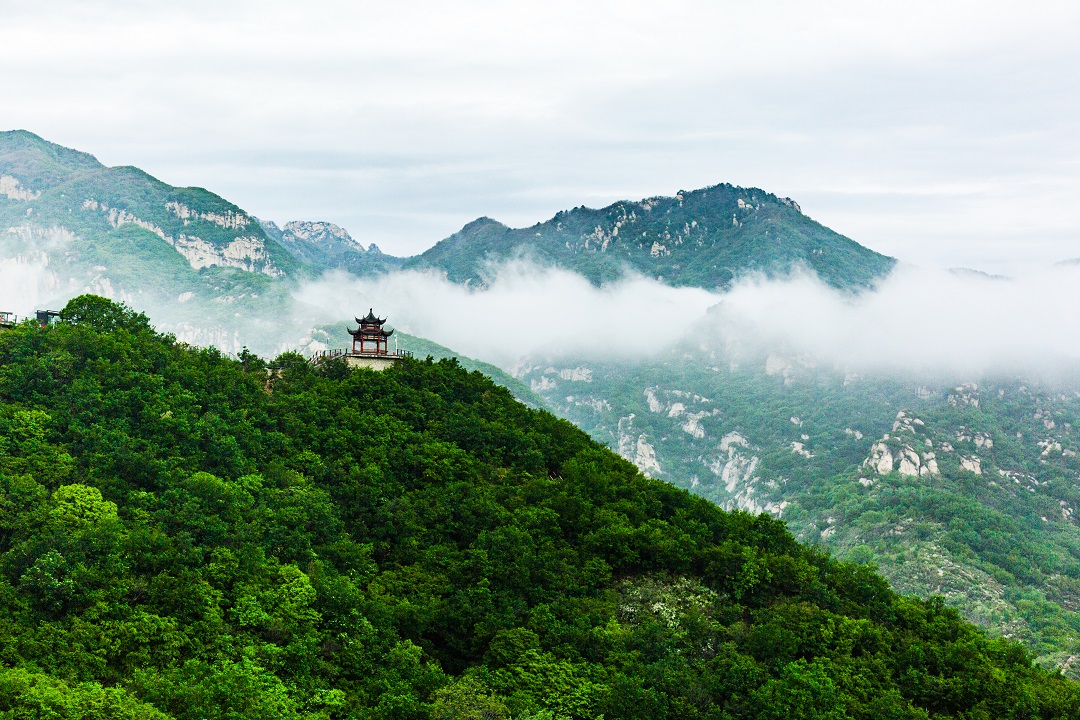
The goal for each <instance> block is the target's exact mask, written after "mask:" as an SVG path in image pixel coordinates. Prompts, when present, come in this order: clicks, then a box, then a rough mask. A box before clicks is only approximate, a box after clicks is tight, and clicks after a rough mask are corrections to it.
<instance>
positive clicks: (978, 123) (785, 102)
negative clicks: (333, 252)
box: [0, 0, 1080, 271]
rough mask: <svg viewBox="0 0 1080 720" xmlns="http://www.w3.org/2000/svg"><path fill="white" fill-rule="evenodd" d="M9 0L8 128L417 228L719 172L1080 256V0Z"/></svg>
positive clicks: (908, 225)
mask: <svg viewBox="0 0 1080 720" xmlns="http://www.w3.org/2000/svg"><path fill="white" fill-rule="evenodd" d="M178 5H180V3H147V2H93V1H87V0H81V1H80V2H66V3H63V2H40V3H25V2H19V3H14V2H8V0H0V12H2V17H3V23H2V24H0V128H3V129H11V128H26V129H29V130H32V131H34V132H37V133H38V134H40V135H42V136H44V137H45V138H47V139H49V140H52V141H54V142H58V143H61V144H63V145H67V146H71V147H77V148H79V149H81V150H85V151H87V152H91V153H94V154H95V155H97V156H98V158H99V159H101V160H102V161H103V162H105V163H107V164H110V165H117V164H131V165H137V166H139V167H142V168H143V169H145V170H147V171H149V172H151V173H152V174H154V175H156V176H157V177H160V178H161V179H162V180H165V181H166V182H169V183H172V184H176V185H189V184H190V185H201V186H204V187H207V188H209V189H211V190H213V191H215V192H218V193H220V194H221V195H223V196H225V197H226V198H228V199H230V200H232V201H234V202H236V203H238V204H239V205H241V206H242V207H244V208H245V209H247V210H249V211H250V212H253V213H255V214H257V215H260V216H262V217H266V218H269V219H273V220H277V221H279V222H283V221H286V220H291V219H311V220H330V221H333V222H337V223H339V224H341V225H343V226H345V227H346V228H348V229H349V230H350V231H351V232H352V233H353V235H354V236H355V237H357V239H359V240H361V241H362V242H377V243H378V244H379V245H380V246H381V247H382V248H383V249H384V250H386V251H389V252H395V253H398V254H407V253H413V252H418V251H420V250H423V249H425V248H426V247H428V246H430V245H431V244H433V243H434V242H435V241H437V240H439V239H441V238H442V237H445V236H446V235H449V234H450V233H452V232H454V231H456V230H457V229H459V228H460V227H461V225H463V224H464V223H465V222H468V221H469V220H471V219H473V218H475V217H477V216H479V215H489V216H492V217H495V218H497V219H500V220H502V221H504V222H507V223H509V224H513V225H528V224H532V223H533V222H536V221H539V220H544V219H547V218H548V217H550V216H551V215H552V214H554V213H555V212H556V211H558V210H560V209H563V208H566V207H572V206H575V205H579V204H587V205H592V206H599V205H603V204H606V203H609V202H612V201H614V200H617V199H621V198H632V199H636V198H640V197H646V196H650V195H657V194H673V193H674V192H676V191H677V190H679V189H684V188H685V189H691V188H696V187H701V186H704V185H708V184H713V183H718V182H731V183H734V184H737V185H752V186H757V187H761V188H764V189H766V190H769V191H771V192H775V193H777V194H779V195H787V196H791V197H793V198H795V199H796V200H798V201H799V202H800V203H801V204H802V206H803V209H804V211H806V212H807V214H809V215H811V216H812V217H814V218H815V219H817V220H819V221H821V222H822V223H824V224H826V225H829V226H830V227H832V228H834V229H836V230H838V231H840V232H843V233H845V234H847V235H849V236H851V237H853V238H855V239H856V240H858V241H860V242H862V243H864V244H866V245H868V246H870V247H873V248H875V249H877V250H880V251H882V252H886V253H889V254H892V255H897V256H899V257H902V258H904V259H906V260H909V261H912V262H916V263H923V264H927V265H942V266H953V265H964V266H969V267H978V268H982V269H986V270H991V271H1011V270H1014V269H1017V268H1020V267H1023V266H1026V265H1031V264H1038V263H1045V262H1052V261H1054V260H1058V259H1061V258H1066V257H1076V256H1080V202H1077V199H1078V196H1080V136H1078V132H1077V131H1078V130H1080V127H1078V126H1080V121H1078V118H1080V4H1078V3H1075V2H1042V1H1039V0H1034V1H1032V0H1029V1H1027V2H1024V3H1019V2H1013V3H994V2H985V1H983V2H942V1H941V0H937V1H936V2H924V1H922V0H917V1H912V0H907V1H905V2H891V1H890V2H876V3H866V2H813V3H811V2H754V3H750V2H741V3H730V2H666V3H655V2H653V3H642V2H634V1H629V0H623V1H621V2H592V3H572V2H552V1H551V0H547V1H545V2H515V3H505V2H457V3H438V2H409V3H387V2H380V3H369V2H362V3H351V2H305V3H297V2H276V1H263V2H250V3H249V2H220V0H219V1H218V2H198V1H196V2H185V3H183V4H182V5H183V7H177V6H178Z"/></svg>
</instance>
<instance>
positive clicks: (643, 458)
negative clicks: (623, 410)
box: [618, 413, 664, 477]
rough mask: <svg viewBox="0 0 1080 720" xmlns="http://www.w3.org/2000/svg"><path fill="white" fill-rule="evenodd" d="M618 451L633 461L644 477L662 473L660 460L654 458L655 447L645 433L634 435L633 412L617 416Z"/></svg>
mask: <svg viewBox="0 0 1080 720" xmlns="http://www.w3.org/2000/svg"><path fill="white" fill-rule="evenodd" d="M618 440H619V444H618V453H619V455H621V456H623V457H624V458H626V459H627V460H629V461H630V462H632V463H634V465H635V466H636V467H637V469H638V470H640V471H641V473H642V474H643V475H645V476H646V477H658V476H659V475H661V474H663V472H664V471H663V470H662V469H661V468H660V461H659V460H657V459H656V448H654V447H653V446H652V444H651V443H649V440H648V436H647V435H646V434H645V433H639V434H637V436H636V437H635V436H634V414H633V413H631V414H630V415H628V416H626V417H624V418H619V438H618Z"/></svg>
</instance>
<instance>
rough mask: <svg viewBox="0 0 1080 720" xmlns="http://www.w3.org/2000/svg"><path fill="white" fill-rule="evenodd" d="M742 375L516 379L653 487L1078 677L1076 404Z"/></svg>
mask: <svg viewBox="0 0 1080 720" xmlns="http://www.w3.org/2000/svg"><path fill="white" fill-rule="evenodd" d="M733 360H734V358H732V357H731V356H725V355H724V354H723V353H721V352H719V351H717V352H712V351H708V350H706V351H703V350H702V348H701V347H700V346H697V345H694V346H691V345H689V344H687V345H684V346H682V347H679V348H677V349H676V350H674V351H672V352H670V353H668V354H666V355H662V356H660V357H658V358H657V359H655V360H652V361H640V362H636V363H626V362H603V361H597V360H595V359H594V360H589V361H586V360H582V359H573V358H534V359H532V360H531V361H530V362H526V363H522V364H521V366H520V367H519V369H518V372H517V375H518V377H519V378H520V379H521V380H522V381H524V382H527V383H529V384H530V386H531V387H532V389H533V390H534V391H536V392H537V394H539V395H540V396H542V397H543V398H544V399H545V400H547V402H548V404H549V407H550V408H552V409H553V410H554V411H555V412H557V413H558V414H559V415H561V416H562V417H566V418H569V419H571V420H572V421H573V422H575V423H576V424H578V425H579V426H580V427H581V428H583V429H584V430H586V431H587V432H589V433H590V435H592V436H593V437H595V438H597V439H599V440H601V441H603V442H605V443H606V444H607V445H608V446H609V447H611V448H613V449H615V450H617V451H618V452H619V453H620V454H621V455H623V457H626V458H627V459H629V460H631V461H633V462H634V463H635V464H636V465H637V466H638V467H639V468H640V469H642V470H643V471H645V472H647V473H649V474H651V475H652V476H654V477H659V478H662V479H665V480H668V481H670V482H672V483H675V484H676V485H679V486H680V487H684V488H687V489H689V490H692V491H693V492H695V493H697V494H699V495H701V496H703V497H706V498H708V499H710V500H712V501H713V502H716V503H717V504H719V505H721V506H723V507H727V508H740V509H745V510H748V511H750V512H755V513H758V512H765V513H768V514H770V515H773V516H775V517H780V518H783V519H784V520H785V521H786V522H787V523H788V526H789V527H790V528H791V530H792V532H794V533H795V534H796V536H797V537H799V538H800V539H802V540H803V541H806V542H813V543H818V544H821V545H824V546H828V547H831V548H833V549H834V551H835V552H837V553H839V554H840V555H841V556H843V557H850V558H854V559H858V560H859V561H860V562H874V563H876V564H878V565H879V566H880V567H881V569H882V572H883V573H884V574H885V575H886V577H888V579H889V580H890V581H891V582H893V583H894V584H895V585H897V586H898V587H901V588H903V589H904V590H905V591H907V592H912V593H917V594H919V595H921V596H924V597H925V596H932V595H941V596H944V597H945V598H946V600H947V602H949V603H950V604H951V605H953V606H955V607H957V608H959V609H960V610H961V611H962V612H963V613H964V614H965V615H966V616H967V617H968V618H970V619H972V620H973V621H977V622H978V623H980V624H982V625H984V626H986V627H989V628H991V629H992V630H993V631H994V632H996V633H999V634H1002V635H1005V636H1008V637H1014V638H1019V639H1022V640H1023V641H1024V642H1026V643H1028V645H1029V646H1030V647H1031V648H1033V649H1034V650H1035V651H1036V652H1037V653H1038V654H1039V656H1040V659H1041V662H1044V663H1046V664H1047V665H1052V666H1065V667H1068V668H1072V669H1071V670H1070V672H1074V673H1075V672H1076V666H1077V665H1078V662H1080V586H1078V585H1077V582H1076V579H1077V578H1078V577H1080V524H1078V517H1077V515H1076V508H1077V507H1078V506H1080V482H1078V481H1077V478H1078V477H1080V461H1078V458H1080V437H1078V436H1077V434H1076V428H1078V427H1080V395H1078V394H1077V393H1076V392H1075V391H1074V389H1071V388H1069V387H1064V386H1061V385H1055V384H1045V383H1037V382H1033V381H1030V380H1029V381H1020V380H1016V379H1013V378H1008V377H1005V378H996V379H990V378H984V379H980V380H979V382H978V383H977V384H975V383H968V384H943V383H941V381H937V382H935V381H933V380H931V379H927V378H908V379H903V378H896V377H887V376H886V377H861V376H858V375H854V374H851V373H845V372H843V371H836V370H833V369H831V368H827V367H815V366H814V363H813V359H812V358H808V357H798V358H796V357H786V356H783V355H771V356H768V357H767V358H766V357H760V358H747V357H741V358H739V359H738V360H737V361H733Z"/></svg>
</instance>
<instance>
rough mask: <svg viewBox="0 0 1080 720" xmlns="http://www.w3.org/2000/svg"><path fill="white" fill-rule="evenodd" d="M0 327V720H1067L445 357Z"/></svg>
mask: <svg viewBox="0 0 1080 720" xmlns="http://www.w3.org/2000/svg"><path fill="white" fill-rule="evenodd" d="M62 319H63V322H62V323H61V324H59V325H56V326H53V327H47V328H39V327H36V326H33V325H31V324H23V325H20V326H18V327H17V328H15V329H11V330H3V331H0V717H11V718H16V717H17V718H24V717H27V718H29V717H35V718H36V717H49V718H76V717H78V718H89V717H105V718H135V717H147V718H150V717H154V718H161V717H174V718H192V719H194V718H241V717H244V718H246V717H251V718H300V717H310V718H428V717H430V718H440V719H441V718H490V719H495V718H511V717H513V718H530V717H531V718H582V719H586V718H587V719H590V720H591V719H592V718H599V717H604V718H607V719H608V720H613V719H615V718H650V719H655V718H680V719H682V718H716V719H719V718H734V717H740V718H786V719H795V718H848V717H853V718H871V717H872V718H930V717H965V718H1006V717H1015V718H1021V717H1023V718H1034V717H1038V718H1069V717H1072V718H1075V717H1080V687H1078V686H1077V685H1075V684H1073V683H1071V682H1070V681H1067V680H1065V679H1063V678H1061V677H1060V676H1058V675H1054V674H1051V673H1049V672H1046V671H1043V670H1041V669H1038V668H1035V667H1033V666H1032V662H1031V658H1030V656H1029V655H1028V654H1027V652H1026V651H1025V650H1024V649H1023V648H1022V647H1021V646H1019V645H1017V644H1015V643H1012V642H1009V641H1005V640H991V639H988V638H987V637H986V635H985V634H984V633H983V632H982V631H980V630H978V629H976V628H975V627H974V626H972V625H970V624H968V623H967V622H965V621H963V620H961V619H960V618H959V616H958V615H957V614H956V612H955V611H953V610H951V609H949V608H947V607H945V606H944V605H943V604H942V603H941V602H940V601H936V600H934V601H928V602H927V601H921V600H917V599H911V598H905V597H900V596H897V595H896V594H894V593H893V592H892V591H891V590H890V589H889V588H888V586H887V585H886V583H885V582H884V581H883V580H882V579H881V578H880V577H878V576H877V575H875V574H874V572H872V571H871V570H870V569H868V568H866V567H864V566H859V565H852V564H848V563H840V562H836V561H834V560H831V559H829V558H828V557H827V556H826V555H824V554H823V553H821V552H820V551H818V550H815V549H812V548H808V547H805V546H801V545H799V544H798V543H797V542H795V540H794V539H793V538H792V536H791V535H790V534H788V532H787V531H786V530H785V529H784V526H783V524H782V523H780V522H779V521H776V520H773V519H770V518H768V517H767V516H758V517H752V516H750V515H748V514H745V513H727V512H724V511H722V510H720V509H718V508H717V507H716V506H714V505H712V504H710V503H709V502H707V501H706V500H704V499H701V498H696V497H694V496H692V495H690V494H689V493H687V492H685V491H683V490H678V489H676V488H674V487H672V486H670V485H668V484H665V483H663V482H661V481H658V480H652V479H649V478H646V477H644V476H643V475H641V474H639V473H638V472H637V470H636V469H635V468H634V467H633V466H632V465H631V464H630V463H628V462H626V461H624V460H622V459H620V458H619V457H617V456H616V455H614V454H613V453H611V452H609V451H608V450H606V449H604V448H602V447H601V446H599V445H598V444H597V443H596V442H594V441H592V440H590V439H589V438H588V437H587V436H586V435H585V434H584V433H582V432H581V431H579V430H577V429H576V428H574V427H573V426H571V425H570V424H568V423H567V422H565V421H562V420H558V419H556V418H555V417H554V416H552V415H550V414H548V413H546V412H542V411H535V410H530V409H528V408H526V407H525V406H523V405H521V404H519V403H517V402H516V401H514V400H513V399H512V398H511V396H510V395H509V393H508V392H507V391H506V390H504V389H502V388H499V387H497V386H495V385H493V384H492V383H490V382H489V381H488V380H487V379H486V378H484V377H483V376H482V375H480V374H479V373H466V372H464V371H463V370H462V369H461V368H460V367H459V366H458V365H457V364H456V363H454V362H452V361H441V362H438V363H434V362H430V361H428V362H420V361H404V362H402V363H400V364H399V365H397V366H396V367H395V368H393V369H392V370H389V371H387V372H384V373H381V374H380V373H373V372H370V371H363V370H360V371H349V370H348V369H346V367H345V366H344V365H340V364H336V363H333V362H328V363H324V364H322V365H320V366H318V367H314V366H312V365H310V364H308V363H306V362H305V361H304V360H303V359H302V358H300V357H299V356H289V355H286V356H282V357H280V358H278V359H277V365H278V367H279V370H278V371H276V372H275V373H273V374H268V373H267V371H266V368H265V363H264V362H263V361H262V360H260V359H259V358H257V357H254V356H250V355H245V356H243V357H242V359H241V360H240V361H233V360H229V359H226V358H224V357H222V356H221V355H220V354H219V353H218V352H217V351H215V350H207V349H195V348H191V347H187V346H185V345H182V344H178V343H176V342H175V341H173V339H172V338H171V337H168V336H161V335H158V334H156V333H155V332H154V331H152V330H151V328H150V327H149V324H148V322H147V320H146V318H145V317H144V316H141V315H138V314H135V313H133V312H131V311H129V310H127V309H125V308H123V307H121V306H117V305H113V304H111V303H109V302H107V301H104V300H102V299H100V298H94V297H81V298H77V299H75V300H73V301H72V302H71V303H70V304H69V305H68V306H67V307H66V308H65V310H64V314H63V318H62Z"/></svg>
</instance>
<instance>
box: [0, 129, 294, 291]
mask: <svg viewBox="0 0 1080 720" xmlns="http://www.w3.org/2000/svg"><path fill="white" fill-rule="evenodd" d="M0 221H2V222H4V223H6V224H7V225H8V226H9V227H13V228H23V233H22V234H23V235H25V236H27V238H28V239H32V238H33V236H34V235H35V234H40V232H37V233H36V232H35V228H43V227H45V228H48V227H53V228H65V229H66V230H68V231H69V232H70V233H72V234H75V235H79V236H82V237H103V236H113V237H116V236H120V235H124V234H125V233H127V232H130V231H131V230H132V229H138V230H141V231H144V232H145V233H148V234H149V235H153V236H156V237H157V238H158V239H159V240H163V241H165V243H167V244H168V245H170V246H172V247H173V249H175V250H176V251H177V252H178V253H179V254H180V255H181V256H182V257H183V258H184V259H185V260H187V261H188V263H189V264H190V266H191V267H192V269H194V270H199V269H201V268H203V267H209V266H219V267H235V268H238V269H241V270H245V271H247V272H257V273H261V274H264V275H267V276H269V277H280V276H283V275H285V274H287V273H289V272H292V271H294V270H296V268H297V263H296V262H295V261H294V260H293V259H292V257H291V256H290V255H289V254H288V253H287V252H285V250H284V249H283V248H282V247H281V246H280V245H279V244H278V243H275V242H273V241H271V240H270V239H269V238H268V237H267V236H266V233H265V232H263V230H262V228H261V226H260V225H259V223H258V221H257V220H256V219H255V218H254V217H252V216H251V215H249V214H247V213H246V212H244V211H243V210H241V209H240V208H239V207H237V206H236V205H234V204H232V203H230V202H228V201H227V200H225V199H224V198H222V197H220V196H218V195H215V194H214V193H211V192H209V191H207V190H204V189H202V188H177V187H173V186H171V185H168V184H166V183H163V182H161V181H160V180H158V179H156V178H154V177H152V176H151V175H149V174H147V173H146V172H144V171H142V170H140V169H138V168H135V167H130V166H121V167H112V168H110V167H105V166H104V165H102V164H101V163H100V162H98V161H97V159H96V158H94V157H93V156H92V155H89V154H87V153H82V152H78V151H75V150H70V149H68V148H64V147H61V146H59V145H56V144H54V143H50V142H48V141H46V140H43V139H42V138H40V137H38V136H37V135H34V134H33V133H29V132H26V131H22V130H17V131H12V132H5V133H0ZM15 234H19V233H18V232H16V233H15ZM73 250H74V251H75V252H76V253H78V251H79V248H77V247H76V248H73Z"/></svg>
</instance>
